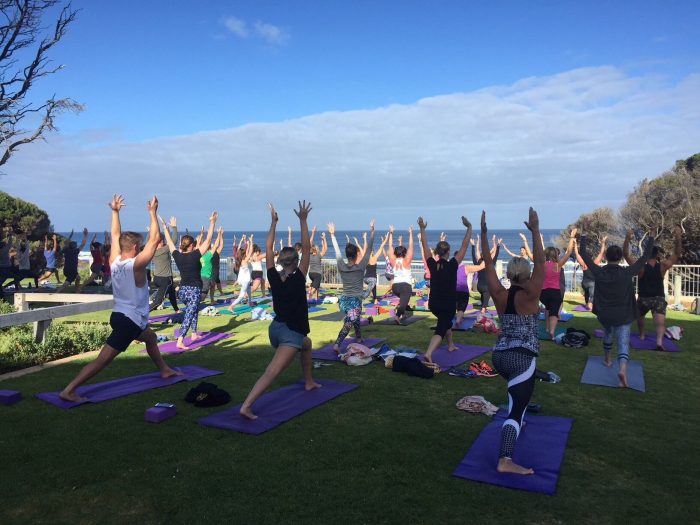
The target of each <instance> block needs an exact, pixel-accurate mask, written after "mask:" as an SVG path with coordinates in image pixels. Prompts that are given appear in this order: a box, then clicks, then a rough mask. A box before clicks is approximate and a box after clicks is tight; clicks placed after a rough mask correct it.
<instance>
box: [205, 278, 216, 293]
mask: <svg viewBox="0 0 700 525" xmlns="http://www.w3.org/2000/svg"><path fill="white" fill-rule="evenodd" d="M212 284H214V281H213V279H207V278H206V277H202V293H203V294H204V295H206V294H208V293H209V288H211V285H212Z"/></svg>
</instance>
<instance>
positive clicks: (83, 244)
mask: <svg viewBox="0 0 700 525" xmlns="http://www.w3.org/2000/svg"><path fill="white" fill-rule="evenodd" d="M87 238H88V229H87V228H83V240H82V242H81V243H80V246H79V247H78V250H79V251H81V252H82V251H83V248H85V245H86V244H87Z"/></svg>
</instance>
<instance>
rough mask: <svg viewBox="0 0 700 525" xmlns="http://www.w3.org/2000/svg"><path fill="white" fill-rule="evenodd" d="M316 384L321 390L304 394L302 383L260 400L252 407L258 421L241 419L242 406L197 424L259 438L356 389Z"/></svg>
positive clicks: (326, 381) (333, 383)
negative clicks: (258, 436)
mask: <svg viewBox="0 0 700 525" xmlns="http://www.w3.org/2000/svg"><path fill="white" fill-rule="evenodd" d="M316 381H317V382H318V383H320V384H321V385H323V386H322V387H321V388H316V389H314V390H311V391H309V392H307V391H306V390H304V382H303V381H299V382H298V383H294V384H292V385H288V386H285V387H282V388H280V389H278V390H273V391H272V392H268V393H267V394H265V395H264V396H262V397H260V398H259V399H258V400H257V401H256V402H255V403H253V413H255V415H257V416H258V419H255V420H250V419H247V418H245V417H243V416H241V415H240V414H239V413H238V411H239V409H240V408H241V405H236V406H235V407H233V408H229V409H228V410H224V411H223V412H218V413H216V414H211V415H209V416H207V417H203V418H202V419H199V420H198V421H197V423H199V424H200V425H204V426H207V427H215V428H223V429H224V430H235V431H237V432H243V433H244V434H253V435H258V434H262V433H263V432H267V431H268V430H270V429H273V428H275V427H277V426H279V425H281V424H282V423H284V422H286V421H289V420H290V419H292V418H295V417H296V416H298V415H300V414H303V413H304V412H306V411H308V410H311V409H312V408H315V407H317V406H319V405H322V404H323V403H326V402H327V401H330V400H331V399H334V398H336V397H338V396H341V395H343V394H346V393H348V392H351V391H352V390H355V389H356V388H357V387H358V385H350V384H347V383H341V382H339V381H331V380H330V379H317V380H316Z"/></svg>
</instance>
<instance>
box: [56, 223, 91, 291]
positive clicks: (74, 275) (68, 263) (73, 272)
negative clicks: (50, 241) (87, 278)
mask: <svg viewBox="0 0 700 525" xmlns="http://www.w3.org/2000/svg"><path fill="white" fill-rule="evenodd" d="M72 237H73V232H71V233H70V236H69V237H68V240H66V242H65V243H64V247H63V276H64V277H65V279H64V281H63V284H62V285H61V286H59V288H58V290H56V293H61V292H63V291H64V290H65V289H66V288H68V286H69V285H71V284H73V283H75V286H76V291H79V290H80V274H79V273H78V259H79V257H80V252H81V251H82V250H83V248H85V245H86V244H87V238H88V230H87V228H83V240H82V242H81V243H80V246H78V243H77V242H75V241H73V240H71V238H72Z"/></svg>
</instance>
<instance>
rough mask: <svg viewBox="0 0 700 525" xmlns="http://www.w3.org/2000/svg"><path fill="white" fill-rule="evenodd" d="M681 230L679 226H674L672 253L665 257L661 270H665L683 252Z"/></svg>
mask: <svg viewBox="0 0 700 525" xmlns="http://www.w3.org/2000/svg"><path fill="white" fill-rule="evenodd" d="M682 236H683V230H681V227H680V226H676V227H675V229H674V230H673V241H674V242H673V254H672V255H671V256H670V257H669V258H668V259H666V260H665V261H664V262H663V263H662V266H661V269H662V271H664V272H666V271H668V270H670V269H671V267H672V266H673V265H674V264H676V263H677V262H678V260H679V259H680V258H681V253H682V252H683V237H682Z"/></svg>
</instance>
